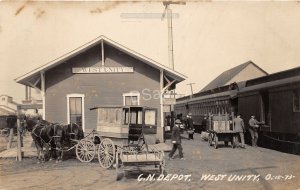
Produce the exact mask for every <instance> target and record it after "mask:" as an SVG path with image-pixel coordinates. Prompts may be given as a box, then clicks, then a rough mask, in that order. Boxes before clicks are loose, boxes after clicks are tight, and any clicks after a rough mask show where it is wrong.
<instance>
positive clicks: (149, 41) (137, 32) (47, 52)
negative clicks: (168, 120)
mask: <svg viewBox="0 0 300 190" xmlns="http://www.w3.org/2000/svg"><path fill="white" fill-rule="evenodd" d="M171 9H172V11H173V14H174V19H173V41H174V67H175V70H176V71H178V72H180V73H182V74H184V75H186V76H187V77H188V78H187V80H185V81H184V82H181V83H180V84H178V85H177V90H176V91H177V93H179V94H185V95H188V94H190V93H191V91H190V86H188V85H187V84H188V83H195V84H194V85H193V91H194V92H197V91H199V90H201V89H202V88H203V87H204V86H205V85H206V84H208V83H209V82H210V81H212V80H213V79H214V78H215V77H217V76H218V75H219V74H221V73H222V72H223V71H225V70H228V69H230V68H232V67H234V66H237V65H239V64H242V63H245V62H247V61H249V60H251V61H253V62H254V63H255V64H257V65H258V66H259V67H261V68H262V69H264V70H265V71H266V72H268V73H274V72H279V71H282V70H287V69H291V68H294V67H298V66H300V53H299V50H300V38H299V34H300V24H299V23H300V2H296V1H290V2H276V1H275V2H274V1H272V2H271V1H264V2H262V1H247V2H245V1H202V2H196V1H194V2H187V3H186V5H171ZM163 11H164V6H163V4H162V2H153V1H152V2H150V1H147V2H133V1H132V2H120V1H119V2H116V1H111V2H107V1H106V2H94V1H89V2H80V1H77V2H59V1H56V2H32V1H26V2H20V1H18V2H16V1H15V2H12V1H2V2H1V1H0V71H1V75H0V94H6V95H9V96H12V97H13V98H14V100H15V101H17V102H20V101H21V100H22V99H24V97H25V90H24V89H25V88H24V86H23V85H20V84H17V83H16V82H15V81H14V79H15V78H17V77H19V76H21V75H23V74H25V73H27V72H29V71H31V70H33V69H35V68H37V67H39V66H41V65H44V64H46V63H48V62H50V61H51V60H53V59H55V58H57V57H59V56H61V55H63V54H65V53H67V52H70V51H72V50H73V49H75V48H77V47H79V46H81V45H83V44H85V43H87V42H89V41H91V40H93V39H95V38H97V37H98V36H100V35H104V36H106V37H108V38H110V39H112V40H114V41H116V42H118V43H120V44H122V45H124V46H126V47H128V48H130V49H132V50H134V51H136V52H138V53H141V54H143V55H145V56H147V57H149V58H151V59H153V60H155V61H157V62H159V63H161V64H163V65H166V66H169V63H168V28H167V20H166V19H163V20H162V19H161V17H160V15H161V14H162V13H163ZM128 15H131V17H129V16H128ZM132 15H137V16H136V17H134V16H132Z"/></svg>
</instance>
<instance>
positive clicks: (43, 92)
mask: <svg viewBox="0 0 300 190" xmlns="http://www.w3.org/2000/svg"><path fill="white" fill-rule="evenodd" d="M40 74H41V95H42V100H43V119H44V120H45V119H46V113H45V110H46V109H45V104H46V102H45V72H44V71H41V72H40Z"/></svg>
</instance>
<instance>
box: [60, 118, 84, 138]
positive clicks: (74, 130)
mask: <svg viewBox="0 0 300 190" xmlns="http://www.w3.org/2000/svg"><path fill="white" fill-rule="evenodd" d="M64 130H65V140H66V142H68V143H71V141H72V140H81V139H83V138H84V133H83V130H82V128H81V126H79V125H78V124H76V123H71V124H68V125H65V126H64Z"/></svg>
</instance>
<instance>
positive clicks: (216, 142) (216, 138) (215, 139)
mask: <svg viewBox="0 0 300 190" xmlns="http://www.w3.org/2000/svg"><path fill="white" fill-rule="evenodd" d="M214 141H215V144H214V147H215V149H217V148H218V136H217V134H215V135H214Z"/></svg>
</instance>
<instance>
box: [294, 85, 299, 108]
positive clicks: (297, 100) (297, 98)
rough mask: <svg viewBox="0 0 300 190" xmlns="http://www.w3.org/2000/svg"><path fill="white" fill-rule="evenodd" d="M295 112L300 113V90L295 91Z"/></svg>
mask: <svg viewBox="0 0 300 190" xmlns="http://www.w3.org/2000/svg"><path fill="white" fill-rule="evenodd" d="M293 111H294V112H300V89H298V90H294V91H293Z"/></svg>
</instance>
